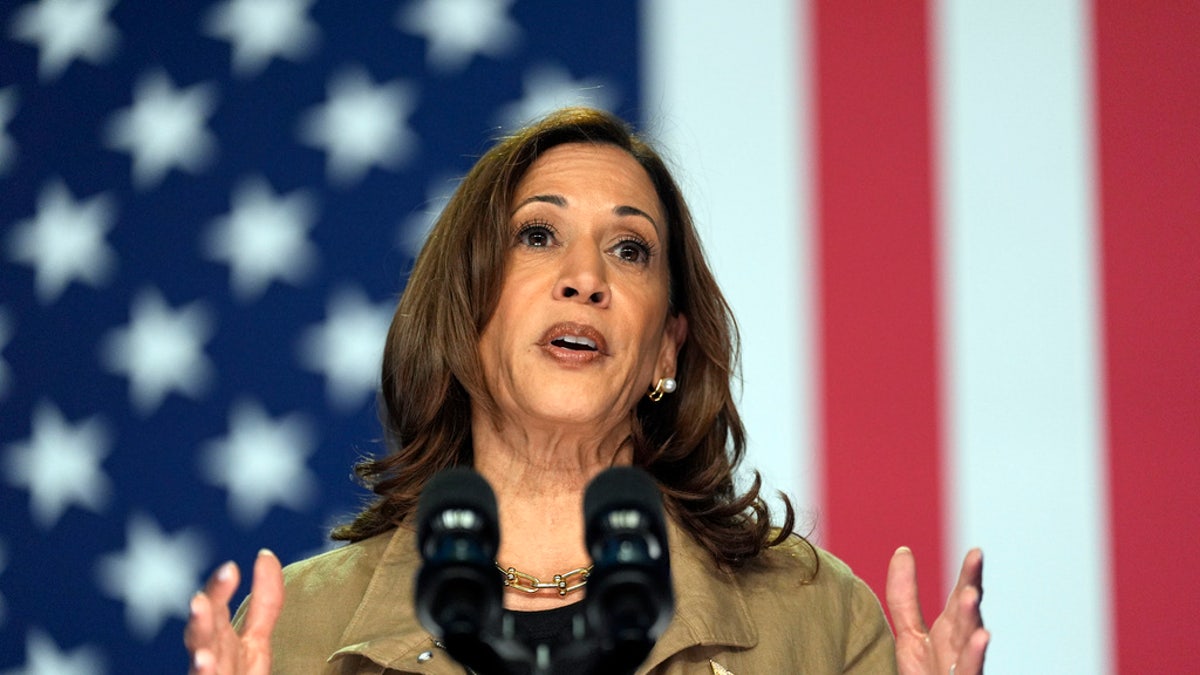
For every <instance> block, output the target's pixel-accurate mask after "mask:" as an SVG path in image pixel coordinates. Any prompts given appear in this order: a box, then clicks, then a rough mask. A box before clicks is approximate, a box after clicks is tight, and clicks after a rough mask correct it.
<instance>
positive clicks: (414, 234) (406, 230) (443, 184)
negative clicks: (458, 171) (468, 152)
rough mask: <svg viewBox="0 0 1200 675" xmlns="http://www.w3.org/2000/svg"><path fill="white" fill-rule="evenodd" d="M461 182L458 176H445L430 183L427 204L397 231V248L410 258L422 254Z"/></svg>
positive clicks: (426, 193)
mask: <svg viewBox="0 0 1200 675" xmlns="http://www.w3.org/2000/svg"><path fill="white" fill-rule="evenodd" d="M461 180H462V178H461V177H458V176H454V177H451V176H444V177H442V178H437V179H434V180H433V181H430V183H429V185H428V186H427V187H426V189H425V203H424V204H423V205H422V206H421V207H420V208H419V209H418V210H416V211H413V212H412V213H411V214H409V216H408V217H407V218H405V219H404V222H403V223H401V224H400V227H399V228H398V229H397V231H396V246H397V247H399V249H400V250H401V251H403V252H404V253H405V254H407V255H408V256H409V257H410V258H416V257H417V254H418V253H420V252H421V247H422V246H424V245H425V239H426V238H428V237H429V231H430V230H432V229H433V225H434V223H436V222H437V219H438V216H440V215H441V213H442V209H443V208H445V207H446V203H447V202H449V201H450V196H451V195H453V194H454V190H455V188H457V187H458V184H459V182H460V181H461Z"/></svg>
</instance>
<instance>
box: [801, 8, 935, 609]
mask: <svg viewBox="0 0 1200 675" xmlns="http://www.w3.org/2000/svg"><path fill="white" fill-rule="evenodd" d="M814 10H815V11H814V16H813V18H814V27H815V34H814V36H813V44H814V45H815V77H814V81H815V86H816V96H815V97H814V99H815V106H816V111H815V112H816V134H817V137H816V139H815V146H814V147H815V148H816V150H817V152H816V162H817V176H816V181H817V186H816V191H815V195H816V207H817V209H816V215H817V220H818V225H817V228H816V230H817V235H816V237H817V250H818V255H819V257H818V264H819V266H820V272H819V275H818V279H819V284H820V289H819V292H818V303H819V306H820V317H821V329H820V330H821V335H820V338H819V345H820V347H819V349H820V362H821V364H822V368H823V369H824V372H823V373H822V374H821V385H820V386H821V393H822V396H821V401H820V403H819V405H821V406H822V411H821V414H820V416H819V418H818V419H819V423H820V425H821V426H822V428H821V430H820V448H821V449H820V452H821V458H820V460H819V461H821V462H822V463H823V466H824V468H825V471H824V472H823V475H824V485H823V498H824V507H823V509H822V512H821V520H820V523H819V524H818V527H819V529H820V530H821V534H822V538H823V541H825V542H827V543H828V544H829V545H830V547H831V548H832V549H833V551H834V552H835V553H837V554H838V555H839V556H840V557H842V558H843V559H844V560H846V561H847V562H848V563H850V565H851V566H852V567H853V568H854V570H855V572H857V573H858V574H859V575H860V576H862V577H863V578H864V579H866V581H867V582H868V583H869V584H870V585H871V587H872V588H874V589H875V591H876V592H877V593H878V594H879V595H880V597H882V595H883V590H884V581H885V579H886V567H887V561H888V559H889V558H890V556H891V554H892V551H894V550H895V548H896V547H897V546H899V545H901V544H906V545H908V546H909V547H911V548H912V549H913V551H914V552H915V553H916V556H917V561H918V564H919V565H920V575H921V578H922V579H923V580H924V581H925V585H924V587H923V588H922V593H921V595H922V601H923V603H922V604H923V605H924V607H925V608H926V609H927V611H932V613H933V614H936V611H937V609H940V607H941V606H942V604H943V602H944V601H945V596H944V595H943V588H942V586H941V581H942V579H943V576H944V575H943V573H942V570H943V564H942V545H943V537H942V530H943V527H942V525H943V518H942V511H941V509H942V494H941V486H942V473H941V472H942V468H941V467H942V462H941V448H940V446H941V438H940V433H939V429H940V425H939V378H938V358H937V324H938V316H937V314H938V313H937V308H936V307H937V306H936V299H937V292H936V288H937V286H936V278H935V260H936V258H935V241H934V232H935V227H934V216H933V203H934V202H933V185H932V176H933V175H934V173H933V170H932V162H933V148H932V146H931V140H930V128H931V112H930V102H931V96H930V77H929V68H930V65H929V58H928V54H929V43H928V40H927V30H928V29H927V25H926V20H927V11H926V7H925V4H924V3H923V2H874V1H873V0H851V1H847V0H818V1H817V2H816V3H815V8H814Z"/></svg>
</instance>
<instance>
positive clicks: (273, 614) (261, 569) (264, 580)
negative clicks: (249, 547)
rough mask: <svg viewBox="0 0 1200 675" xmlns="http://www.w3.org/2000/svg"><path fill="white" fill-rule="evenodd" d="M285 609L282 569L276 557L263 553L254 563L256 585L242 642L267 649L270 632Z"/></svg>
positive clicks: (265, 551) (269, 553) (264, 550)
mask: <svg viewBox="0 0 1200 675" xmlns="http://www.w3.org/2000/svg"><path fill="white" fill-rule="evenodd" d="M282 609H283V568H282V566H281V565H280V564H279V558H277V557H275V554H274V553H272V552H270V551H268V550H267V549H265V548H264V549H262V550H261V551H259V552H258V557H257V558H256V559H255V560H254V583H253V585H252V586H251V588H250V606H249V607H248V608H247V609H246V623H245V625H244V627H243V629H242V638H243V640H246V641H258V642H260V643H262V644H264V645H266V644H269V643H270V640H271V631H272V630H274V628H275V621H276V620H277V619H278V618H279V612H280V611H281V610H282Z"/></svg>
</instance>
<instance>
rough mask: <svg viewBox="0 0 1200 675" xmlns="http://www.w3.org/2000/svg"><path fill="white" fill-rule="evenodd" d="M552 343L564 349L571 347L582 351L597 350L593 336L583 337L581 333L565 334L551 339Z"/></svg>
mask: <svg viewBox="0 0 1200 675" xmlns="http://www.w3.org/2000/svg"><path fill="white" fill-rule="evenodd" d="M550 344H552V345H554V346H555V347H561V348H562V349H571V350H574V351H580V352H594V351H596V341H595V340H593V339H591V338H586V337H582V336H579V335H564V336H562V337H558V338H555V339H553V340H551V341H550Z"/></svg>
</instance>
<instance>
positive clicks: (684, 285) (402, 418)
mask: <svg viewBox="0 0 1200 675" xmlns="http://www.w3.org/2000/svg"><path fill="white" fill-rule="evenodd" d="M564 143H605V144H610V145H614V146H616V147H619V148H621V149H623V150H625V151H626V152H628V153H629V154H630V155H631V156H632V157H633V158H634V159H636V160H637V161H638V163H639V164H641V166H642V167H643V168H644V169H645V170H646V173H647V174H648V175H649V177H650V180H651V182H652V183H653V184H654V187H655V189H656V191H657V193H658V198H659V200H660V201H661V202H662V206H663V209H664V213H665V214H666V218H667V227H666V229H667V233H668V235H667V237H668V239H667V246H666V251H667V258H668V267H669V274H670V307H671V310H670V311H671V312H672V313H673V314H679V313H682V314H683V315H684V316H685V317H687V321H688V338H687V340H686V341H685V342H684V344H683V347H682V349H681V351H680V354H679V361H678V369H677V374H676V379H677V380H678V382H679V388H678V390H677V391H676V392H675V393H674V394H670V395H668V396H666V397H664V398H663V399H662V400H661V401H659V402H657V403H655V402H653V401H650V400H649V399H647V398H643V399H642V400H641V402H640V403H639V404H638V406H637V410H636V414H635V421H634V425H633V428H634V431H633V435H632V438H631V439H630V442H631V444H632V447H633V463H634V464H635V465H636V466H640V467H642V468H644V469H646V470H647V471H649V472H650V474H651V475H653V476H654V478H655V479H656V480H657V481H658V483H659V485H660V487H661V488H662V491H663V495H664V497H665V504H666V507H667V509H668V511H669V512H670V513H671V514H672V516H674V518H675V519H676V520H677V521H678V522H679V523H680V524H681V525H682V526H683V527H684V528H685V529H686V530H687V531H688V532H690V533H691V535H692V536H693V537H695V538H696V540H697V541H699V542H700V543H701V544H702V545H704V547H705V548H706V549H708V550H709V551H710V552H711V553H712V555H713V557H714V559H715V560H716V561H717V562H719V563H721V564H723V565H728V566H737V565H740V564H741V563H742V562H744V561H746V560H747V559H749V558H753V557H754V556H756V555H757V554H758V553H759V552H761V551H762V550H763V548H765V547H767V546H774V545H776V544H778V543H780V542H782V541H783V540H784V539H786V538H787V536H788V535H789V534H790V533H791V531H792V528H793V526H794V522H795V514H794V512H793V509H792V505H791V503H790V502H789V501H788V500H787V498H786V497H784V498H783V504H784V507H785V511H786V514H785V517H784V522H783V523H782V528H781V529H780V530H778V531H775V532H773V531H772V529H771V524H770V513H769V511H768V508H767V505H766V503H765V502H764V501H763V500H762V499H761V498H760V496H759V489H760V486H761V478H760V476H759V475H758V473H757V472H756V473H755V474H754V481H753V484H752V485H751V486H750V489H749V490H747V491H746V492H745V493H743V494H738V493H737V491H736V489H735V486H734V478H733V471H734V468H735V467H736V466H737V465H738V463H739V462H740V461H741V460H742V456H743V454H744V452H745V430H744V428H743V427H742V422H741V418H740V417H739V416H738V412H737V408H736V406H735V405H734V402H733V395H732V392H731V391H730V382H731V380H732V378H733V377H734V376H735V375H736V372H735V368H736V363H737V327H736V325H735V324H734V321H733V316H732V314H731V312H730V310H729V305H728V304H727V303H726V302H725V298H724V296H723V295H722V294H721V291H720V289H719V288H718V287H717V283H716V281H715V280H714V279H713V276H712V272H711V271H710V270H709V268H708V263H707V262H706V261H705V258H704V252H703V250H702V248H701V246H700V240H699V238H698V237H697V235H696V231H695V228H694V226H693V224H692V217H691V214H690V213H689V211H688V208H687V204H685V203H684V200H683V195H682V193H681V192H680V190H679V187H678V185H676V183H675V180H674V179H673V178H672V177H671V174H670V172H669V171H668V169H667V167H666V165H665V163H664V162H663V160H662V158H661V157H660V156H659V155H658V153H656V152H655V151H654V150H653V149H652V148H651V147H650V146H649V145H647V144H646V143H645V142H643V141H642V140H640V139H639V138H638V137H637V136H635V135H634V134H633V133H632V132H631V130H630V129H629V127H628V126H627V125H626V124H625V123H624V122H622V121H621V120H620V119H619V118H617V117H615V116H613V115H611V114H609V113H606V112H602V111H598V110H592V109H587V108H567V109H563V110H560V111H558V112H555V113H553V114H551V115H549V116H547V117H546V118H544V119H542V120H541V121H540V122H538V123H536V124H533V125H532V126H529V127H526V128H524V129H522V130H520V131H518V132H516V133H515V134H513V135H511V136H508V137H506V138H504V139H502V140H501V141H500V142H499V143H498V144H497V145H495V146H494V147H493V148H492V149H491V150H489V151H488V152H487V153H486V154H484V155H483V157H481V158H480V159H479V161H478V162H476V164H475V166H474V167H473V168H472V169H471V171H470V173H469V174H467V176H466V178H465V179H463V181H462V183H461V184H460V185H459V187H458V189H457V190H456V191H455V193H454V196H453V197H452V198H451V199H450V201H449V203H448V204H447V205H446V207H445V209H444V210H443V211H442V214H441V216H440V217H439V218H438V221H437V223H436V224H435V225H434V227H433V230H432V231H431V233H430V235H429V239H428V241H427V242H426V243H425V247H424V248H423V249H422V250H421V253H420V255H419V256H418V258H417V261H416V265H415V266H414V268H413V271H412V274H411V275H410V277H409V280H408V286H407V288H406V290H405V291H404V295H403V297H402V299H401V301H400V305H399V307H398V308H397V309H396V314H395V316H394V317H393V319H392V325H391V328H390V330H389V331H388V337H387V345H386V347H385V351H384V356H383V376H382V392H381V405H380V408H381V410H380V414H381V417H382V419H383V425H384V432H385V434H386V437H387V441H388V444H389V450H390V451H389V453H388V454H387V455H386V456H383V457H380V458H377V459H369V460H366V461H363V462H362V463H360V464H359V465H358V466H357V467H356V472H357V473H358V475H359V476H360V477H361V478H362V479H363V480H364V481H365V482H366V483H367V484H368V485H369V486H370V487H371V489H372V491H374V493H375V494H376V495H377V498H376V499H375V500H374V501H373V502H372V503H371V504H370V505H369V506H367V507H366V508H364V509H363V511H362V512H360V513H359V514H358V515H357V517H356V518H355V519H354V521H353V522H352V523H350V524H347V525H343V526H342V527H339V528H337V529H336V530H335V531H334V533H333V537H334V538H335V539H343V540H350V541H357V540H360V539H364V538H366V537H370V536H372V535H375V534H378V533H380V532H383V531H386V530H387V529H389V528H392V527H394V526H396V525H397V524H399V523H400V522H401V521H403V520H404V519H405V518H407V517H408V516H409V515H410V514H411V513H412V512H413V511H414V510H415V508H416V504H417V499H418V497H419V495H420V494H421V489H422V488H423V487H424V486H425V483H426V481H428V480H429V479H430V478H431V477H432V476H433V475H434V474H435V473H437V472H438V471H440V470H442V469H445V468H448V467H451V466H470V465H472V464H473V454H472V444H471V402H472V401H475V402H476V403H477V404H480V405H483V406H485V407H486V409H487V410H488V411H489V412H491V413H492V414H493V415H494V414H495V402H494V401H493V400H492V399H491V397H490V395H489V393H488V388H487V385H486V383H485V382H484V380H483V373H482V368H481V365H480V361H479V354H478V349H477V346H478V344H479V336H480V334H481V333H482V331H483V328H484V326H485V325H486V324H487V321H488V319H489V318H490V316H491V314H492V311H493V310H494V309H495V307H496V303H497V301H498V298H499V294H500V287H501V283H502V281H503V275H504V269H505V258H506V254H507V251H508V249H509V248H510V244H511V241H510V240H511V236H512V235H511V233H510V232H509V223H508V219H509V215H510V214H509V211H510V202H511V199H512V195H513V193H514V191H515V189H516V186H517V183H518V182H519V181H520V180H521V177H522V176H523V175H524V174H525V172H526V170H528V168H529V167H530V165H531V164H533V162H534V161H535V160H536V159H537V158H538V157H539V156H540V155H541V154H542V153H544V152H546V151H547V150H549V149H550V148H552V147H555V146H557V145H562V144H564Z"/></svg>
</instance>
